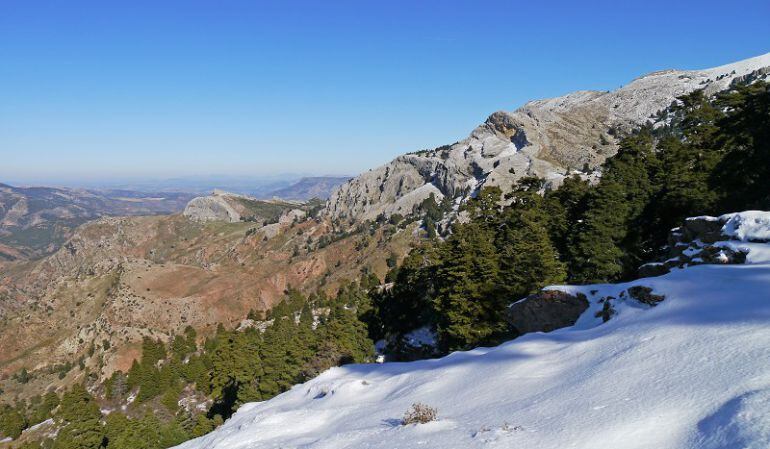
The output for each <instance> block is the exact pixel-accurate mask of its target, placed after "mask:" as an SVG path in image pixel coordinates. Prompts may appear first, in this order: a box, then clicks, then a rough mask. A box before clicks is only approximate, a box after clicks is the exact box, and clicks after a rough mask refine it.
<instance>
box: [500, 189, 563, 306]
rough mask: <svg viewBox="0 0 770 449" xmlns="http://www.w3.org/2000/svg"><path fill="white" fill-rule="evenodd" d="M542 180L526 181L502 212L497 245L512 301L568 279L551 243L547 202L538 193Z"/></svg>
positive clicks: (502, 276) (503, 284) (503, 283)
mask: <svg viewBox="0 0 770 449" xmlns="http://www.w3.org/2000/svg"><path fill="white" fill-rule="evenodd" d="M542 184H543V183H542V181H541V180H536V179H531V180H527V179H525V180H523V182H522V185H521V187H520V188H519V189H517V190H516V191H514V192H513V194H512V199H513V201H512V203H511V205H510V207H508V208H506V209H505V211H504V212H503V213H502V220H501V225H500V227H499V230H498V232H497V242H496V246H497V248H498V252H499V256H500V283H501V287H502V290H503V292H504V295H505V296H506V297H507V298H508V301H509V302H513V301H515V300H517V299H520V298H522V297H524V296H526V295H529V294H531V293H534V292H536V291H538V290H539V289H541V288H542V287H544V286H546V285H549V284H556V283H560V282H563V281H564V280H565V278H566V270H565V267H564V264H563V263H562V262H561V261H559V258H558V253H557V251H556V249H555V248H554V245H553V243H552V242H551V237H550V235H549V232H548V228H549V217H548V215H547V212H546V210H545V208H544V203H545V200H544V199H543V197H542V196H541V195H540V194H539V193H538V191H539V190H540V188H541V187H542Z"/></svg>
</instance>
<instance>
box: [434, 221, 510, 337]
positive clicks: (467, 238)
mask: <svg viewBox="0 0 770 449" xmlns="http://www.w3.org/2000/svg"><path fill="white" fill-rule="evenodd" d="M494 238H495V236H494V233H493V232H492V231H491V230H489V229H488V228H487V227H486V226H484V225H483V224H481V223H478V222H476V221H471V222H470V223H468V224H463V225H460V226H457V227H456V228H455V230H454V233H453V234H452V235H451V236H450V237H449V239H447V241H446V242H445V244H444V245H442V246H441V249H440V250H439V251H440V256H439V257H440V260H441V263H440V265H439V267H438V270H437V273H436V274H437V275H436V278H437V284H438V286H439V288H438V292H437V294H436V297H435V298H434V307H435V310H436V313H437V315H438V323H437V330H438V335H439V339H440V343H441V345H442V347H443V348H444V349H446V350H456V349H467V348H470V347H474V346H478V345H481V344H485V343H487V342H490V341H493V340H494V339H496V338H498V337H499V336H500V335H503V334H504V333H505V330H506V326H505V320H504V318H503V313H504V310H505V305H506V303H505V299H504V298H503V297H502V295H501V294H500V289H499V286H500V278H499V274H500V273H499V256H498V252H497V249H496V248H495V246H494V244H493V242H494Z"/></svg>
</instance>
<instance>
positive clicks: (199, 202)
mask: <svg viewBox="0 0 770 449" xmlns="http://www.w3.org/2000/svg"><path fill="white" fill-rule="evenodd" d="M299 208H306V206H304V205H301V204H300V203H297V202H288V201H283V200H258V199H256V198H252V197H249V196H246V195H238V194H235V193H229V192H224V191H221V190H214V192H213V194H211V195H208V196H201V197H197V198H193V199H192V200H191V201H190V202H189V203H188V204H187V206H185V208H184V211H183V212H182V214H183V215H184V216H185V217H188V218H190V219H191V220H194V221H224V222H227V223H237V222H240V221H252V222H258V223H262V224H269V223H277V222H278V220H279V219H280V217H281V215H282V214H283V213H285V212H287V211H289V210H292V209H299Z"/></svg>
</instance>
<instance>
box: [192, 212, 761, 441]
mask: <svg viewBox="0 0 770 449" xmlns="http://www.w3.org/2000/svg"><path fill="white" fill-rule="evenodd" d="M696 221H697V222H698V225H697V226H696V225H695V223H693V225H692V226H691V228H692V229H696V228H699V229H705V228H708V227H709V226H710V227H714V226H715V227H716V229H717V234H720V233H721V240H720V241H719V242H715V243H713V245H714V246H717V247H722V248H725V249H730V248H732V249H735V250H740V251H744V252H746V254H747V262H746V264H742V265H730V264H717V265H699V266H691V267H687V268H684V269H675V270H674V271H672V272H671V273H669V274H667V275H664V276H661V277H656V278H643V279H639V280H636V281H633V282H628V283H622V284H599V285H584V286H554V287H549V288H548V290H549V291H561V292H564V293H567V294H570V295H575V296H579V295H583V296H584V298H586V299H585V301H586V303H587V305H586V307H587V308H586V309H585V311H584V312H583V313H582V315H580V316H579V319H578V320H577V322H576V323H575V324H574V325H573V326H571V327H566V328H562V329H559V330H556V331H553V332H550V333H542V332H535V333H530V334H527V335H524V336H523V337H520V338H518V339H516V340H514V341H511V342H509V343H505V344H503V345H501V346H498V347H494V348H478V349H474V350H471V351H468V352H456V353H452V354H450V355H448V356H446V357H444V358H441V359H435V360H426V361H418V362H410V363H385V364H380V365H377V364H369V365H347V366H345V367H340V368H333V369H331V370H329V371H327V372H325V373H323V374H322V375H320V376H319V377H317V378H315V379H313V380H311V381H309V382H307V383H305V384H301V385H297V386H295V387H294V388H292V389H291V390H290V391H288V392H286V393H283V394H281V395H280V396H277V397H275V398H273V399H271V400H268V401H265V402H259V403H252V404H246V405H244V406H243V407H241V408H240V409H239V410H238V412H237V413H236V414H235V415H234V416H233V417H232V418H231V419H230V420H228V421H227V422H226V423H225V424H224V425H223V426H222V427H221V428H219V429H217V430H215V431H214V432H213V433H211V434H208V435H206V436H203V437H201V438H198V439H196V440H192V441H189V442H187V443H185V444H182V445H181V446H179V448H180V449H225V448H234V447H237V448H242V449H258V448H269V447H303V448H325V447H357V448H363V447H366V448H394V447H403V448H406V447H424V448H442V449H444V448H465V447H501V448H502V447H531V448H539V449H560V448H565V447H571V448H576V449H593V448H597V447H606V448H616V449H643V448H650V447H665V448H668V449H726V448H739V447H740V448H756V449H759V448H766V447H770V407H769V406H768V404H770V373H769V372H768V369H767V348H768V345H770V328H768V326H767V322H768V319H770V293H768V292H770V244H768V241H770V212H748V213H741V214H730V215H726V216H723V217H718V218H717V217H699V218H697V219H696ZM709 224H710V225H709ZM704 227H705V228H704ZM691 245H694V248H695V247H697V248H701V249H703V247H704V244H703V243H702V242H700V240H698V239H696V240H694V241H693V243H691ZM640 291H641V292H648V293H649V294H648V295H640V294H638V292H640ZM650 292H651V293H650ZM650 299H652V300H650ZM606 304H611V308H612V311H613V312H612V314H611V317H610V318H609V320H608V321H606V322H605V319H604V318H603V317H604V316H606V315H605V312H606V310H607V306H606ZM541 307H548V305H547V304H545V305H543V306H541ZM415 403H422V404H424V405H426V406H427V407H433V408H435V410H436V411H437V419H435V420H434V421H430V422H427V423H424V424H409V425H403V424H402V417H403V416H404V414H405V412H406V411H407V410H409V409H410V407H411V406H412V405H413V404H415Z"/></svg>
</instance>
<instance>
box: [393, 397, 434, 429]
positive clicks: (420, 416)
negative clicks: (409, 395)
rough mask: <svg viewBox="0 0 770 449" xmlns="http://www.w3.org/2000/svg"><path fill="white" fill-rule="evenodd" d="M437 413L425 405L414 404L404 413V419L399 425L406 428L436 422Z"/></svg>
mask: <svg viewBox="0 0 770 449" xmlns="http://www.w3.org/2000/svg"><path fill="white" fill-rule="evenodd" d="M437 414H438V411H437V410H436V409H435V408H433V407H429V406H427V405H425V404H421V403H419V402H415V403H414V404H412V407H411V408H410V409H409V410H407V411H406V413H404V417H403V418H402V419H401V424H402V425H404V426H407V425H409V424H425V423H429V422H431V421H435V420H436V416H437Z"/></svg>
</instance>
